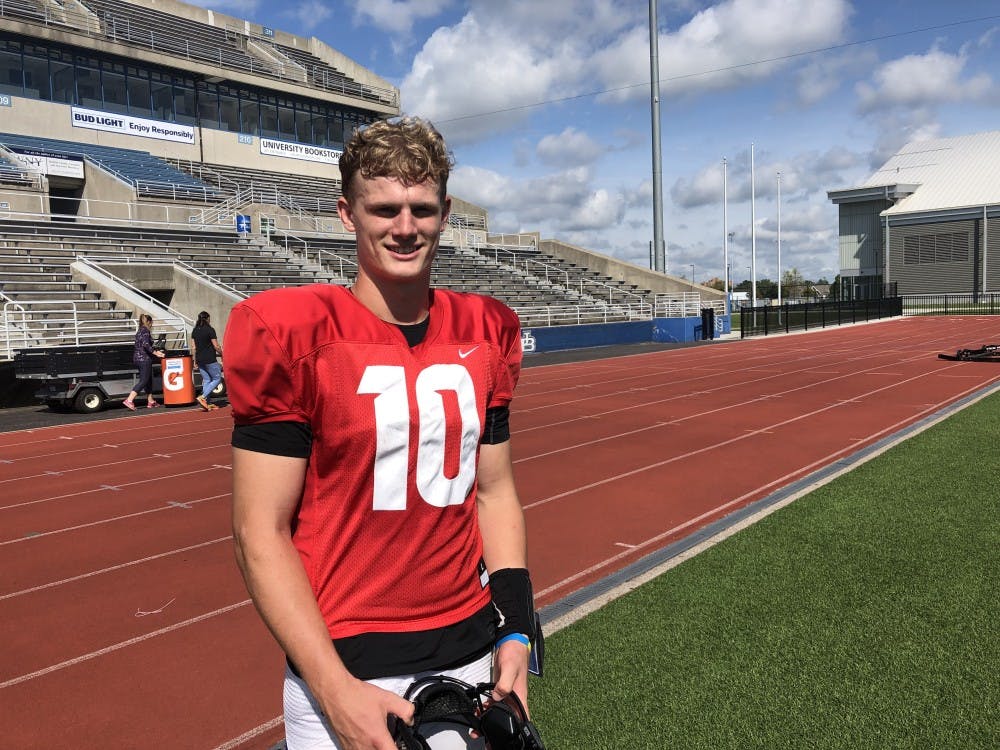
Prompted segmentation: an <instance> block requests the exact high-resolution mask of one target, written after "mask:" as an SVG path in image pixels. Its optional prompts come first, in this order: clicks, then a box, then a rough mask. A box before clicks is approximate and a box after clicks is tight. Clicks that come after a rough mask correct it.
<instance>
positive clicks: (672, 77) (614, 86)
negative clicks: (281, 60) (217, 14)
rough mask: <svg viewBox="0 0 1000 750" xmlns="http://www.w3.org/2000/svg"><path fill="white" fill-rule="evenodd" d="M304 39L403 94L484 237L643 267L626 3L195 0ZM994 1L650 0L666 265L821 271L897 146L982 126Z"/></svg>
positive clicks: (647, 210)
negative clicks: (433, 138)
mask: <svg viewBox="0 0 1000 750" xmlns="http://www.w3.org/2000/svg"><path fill="white" fill-rule="evenodd" d="M196 4H198V5H202V6H205V7H211V8H215V9H216V10H219V11H221V12H223V13H226V14H228V15H232V16H236V17H238V18H244V19H248V20H250V21H253V22H256V23H261V24H264V25H267V26H270V27H273V28H277V29H281V30H284V31H289V32H292V33H295V34H299V35H303V36H315V37H317V38H319V39H321V40H322V41H324V42H325V43H327V44H328V45H330V46H331V47H333V48H335V49H337V50H339V51H341V52H342V53H344V54H346V55H347V56H348V57H351V58H352V59H354V60H355V61H357V62H358V63H360V64H361V65H363V66H365V67H367V68H369V69H370V70H372V71H374V72H375V73H377V74H378V75H380V76H382V77H383V78H385V79H387V80H389V81H390V82H392V83H393V84H394V85H397V86H399V87H400V88H401V91H402V104H403V110H404V112H407V113H410V114H418V115H422V116H425V117H428V118H430V119H431V120H433V121H434V122H435V123H436V124H437V125H438V126H439V127H440V128H441V130H442V131H443V132H444V134H445V135H446V137H447V138H448V141H449V144H450V145H451V147H452V150H453V151H454V153H455V157H456V161H457V164H458V166H457V168H456V170H455V172H454V173H453V177H452V180H451V183H450V185H449V187H450V190H451V192H452V193H453V194H455V195H457V196H460V197H462V198H464V199H466V200H469V201H472V202H473V203H476V204H478V205H481V206H484V207H486V208H487V209H488V210H489V211H490V217H491V219H490V228H491V229H492V230H493V231H496V232H513V231H537V232H540V233H541V235H542V237H543V238H555V239H561V240H564V241H566V242H570V243H572V244H575V245H579V246H581V247H585V248H588V249H591V250H595V251H597V252H601V253H605V254H608V255H613V256H615V257H619V258H622V259H624V260H628V261H631V262H633V263H637V264H640V265H644V266H645V265H648V262H649V242H650V240H651V239H652V234H653V229H652V226H653V209H652V176H651V175H652V158H651V145H650V144H651V135H650V104H649V30H648V3H647V2H643V0H547V1H546V2H540V1H539V0H410V1H409V2H404V1H401V0H340V1H339V2H318V0H281V2H278V1H277V0H197V3H196ZM998 30H1000V5H998V4H997V3H996V2H995V0H952V1H951V2H947V3H942V2H931V1H929V0H880V1H879V2H875V1H874V0H854V1H853V2H851V1H850V0H725V1H724V2H699V0H661V2H660V5H659V56H660V83H661V91H662V98H661V115H660V116H661V128H662V161H663V172H662V185H663V197H664V224H663V226H664V236H665V238H666V240H667V248H668V251H667V266H668V270H669V272H670V273H674V274H677V275H682V276H685V277H687V278H690V277H691V273H692V265H693V267H694V278H695V280H697V281H704V280H706V279H709V278H711V277H721V276H722V273H723V235H724V233H723V198H722V192H723V191H722V185H723V180H722V159H723V158H725V159H726V160H727V163H728V166H727V174H728V186H729V189H728V201H727V202H728V214H729V231H730V232H732V233H733V234H734V239H733V243H732V245H731V246H730V269H731V278H732V279H733V282H734V283H738V282H739V281H741V280H743V279H745V278H748V277H749V266H750V255H751V251H750V246H751V240H750V238H751V230H750V227H751V211H750V189H749V184H750V180H749V176H750V175H749V166H750V144H751V142H752V143H754V155H755V159H754V161H755V175H756V179H755V181H754V182H755V187H756V190H755V193H756V212H755V215H756V222H755V223H756V227H757V230H756V238H757V242H756V247H757V251H756V258H757V269H758V278H771V279H775V278H776V276H777V252H776V238H777V205H776V200H775V198H776V192H777V190H776V188H777V177H776V173H777V172H779V171H780V172H781V268H782V270H783V271H786V270H789V269H791V268H793V267H794V268H796V269H797V270H798V271H800V272H801V273H802V274H803V275H804V276H806V277H807V278H811V279H812V280H814V281H815V280H818V279H820V278H821V277H826V278H827V279H828V280H830V281H832V280H833V278H834V277H835V276H836V274H837V272H838V263H839V261H838V252H837V212H836V207H835V206H833V205H832V204H831V203H830V202H829V200H828V199H827V197H826V191H827V190H831V189H836V188H843V187H851V186H853V185H855V184H857V183H859V182H861V181H862V180H863V179H865V178H866V177H867V176H868V175H869V174H870V173H871V172H873V171H874V170H875V169H876V168H877V167H878V166H879V165H880V164H882V163H883V162H884V161H885V160H886V159H887V158H888V157H889V156H891V155H892V154H893V153H895V151H896V150H898V149H899V147H901V146H902V145H903V144H905V143H906V142H908V141H911V140H918V139H924V138H936V137H947V136H955V135H964V134H968V133H976V132H982V131H986V130H996V129H998V128H1000V125H998V124H997V114H998V108H1000V87H998V83H997V81H996V79H995V76H996V75H1000V74H998V73H997V71H1000V52H998V50H1000V36H998V33H997V32H998Z"/></svg>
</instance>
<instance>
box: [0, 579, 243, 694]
mask: <svg viewBox="0 0 1000 750" xmlns="http://www.w3.org/2000/svg"><path fill="white" fill-rule="evenodd" d="M250 603H251V602H250V600H249V599H244V600H243V601H241V602H237V603H236V604H230V605H229V606H228V607H222V608H221V609H216V610H213V611H211V612H206V613H205V614H203V615H198V616H197V617H192V618H190V619H189V620H184V621H183V622H178V623H174V624H173V625H168V626H167V627H165V628H160V629H159V630H154V631H152V632H151V633H146V634H144V635H139V636H136V637H135V638H129V639H128V640H127V641H121V642H120V643H115V644H113V645H111V646H106V647H105V648H102V649H98V650H97V651H91V652H90V653H89V654H81V655H80V656H76V657H74V658H72V659H68V660H66V661H63V662H60V663H58V664H53V665H52V666H50V667H45V668H44V669H39V670H37V671H35V672H29V673H28V674H23V675H20V676H19V677H12V678H11V679H9V680H7V681H5V682H0V690H2V689H3V688H9V687H14V686H15V685H20V684H21V683H22V682H28V681H29V680H34V679H37V678H39V677H44V676H45V675H48V674H52V673H53V672H59V671H60V670H63V669H66V668H68V667H72V666H75V665H77V664H81V663H83V662H85V661H90V660H91V659H96V658H97V657H98V656H104V655H105V654H110V653H113V652H114V651H119V650H121V649H123V648H128V647H129V646H134V645H135V644H137V643H142V642H143V641H148V640H150V639H151V638H157V637H159V636H161V635H166V634H167V633H172V632H173V631H175V630H180V629H181V628H186V627H188V626H189V625H195V624H197V623H199V622H202V621H204V620H209V619H211V618H213V617H218V616H219V615H224V614H226V613H227V612H232V611H233V610H236V609H239V608H240V607H245V606H247V605H248V604H250Z"/></svg>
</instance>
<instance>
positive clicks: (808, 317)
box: [740, 297, 903, 338]
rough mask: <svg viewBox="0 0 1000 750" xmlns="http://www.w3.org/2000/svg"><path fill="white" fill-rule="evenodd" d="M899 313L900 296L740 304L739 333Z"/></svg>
mask: <svg viewBox="0 0 1000 750" xmlns="http://www.w3.org/2000/svg"><path fill="white" fill-rule="evenodd" d="M902 314H903V298H902V297H884V298H882V299H868V300H840V301H833V302H830V301H825V302H804V303H797V304H793V305H789V304H785V305H762V306H760V307H743V308H740V337H741V338H747V337H749V336H767V335H768V334H771V333H789V332H790V331H809V330H813V329H815V328H827V327H829V326H839V325H844V324H845V323H864V322H867V321H870V320H881V319H882V318H891V317H896V316H899V315H902Z"/></svg>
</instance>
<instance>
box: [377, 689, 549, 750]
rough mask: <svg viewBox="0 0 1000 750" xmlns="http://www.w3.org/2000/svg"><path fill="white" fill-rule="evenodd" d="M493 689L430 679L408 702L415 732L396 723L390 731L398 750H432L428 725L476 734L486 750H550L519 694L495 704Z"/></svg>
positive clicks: (412, 691)
mask: <svg viewBox="0 0 1000 750" xmlns="http://www.w3.org/2000/svg"><path fill="white" fill-rule="evenodd" d="M493 687H494V686H493V683H488V682H487V683H481V684H479V685H469V684H468V683H466V682H462V681H461V680H456V679H455V678H453V677H425V678H423V679H421V680H417V681H416V682H414V683H413V684H412V685H410V686H409V687H408V688H407V690H406V694H405V695H404V696H403V697H404V698H406V699H407V700H409V701H412V702H413V705H414V712H413V726H412V727H411V726H407V725H406V724H405V723H404V722H402V721H400V720H399V719H395V720H394V721H393V722H392V724H393V725H392V726H391V727H390V729H391V731H392V737H393V739H394V740H395V742H396V747H397V748H399V750H431V748H430V745H428V744H427V738H426V737H425V736H424V733H423V731H422V730H424V729H425V728H426V727H427V725H428V724H452V725H454V726H456V727H462V728H464V729H465V730H467V731H473V732H475V733H476V734H478V735H479V736H481V737H483V738H484V739H485V741H486V748H487V750H545V746H544V745H543V744H542V738H541V736H540V735H539V734H538V729H537V728H536V727H535V725H534V724H532V723H531V721H530V720H529V719H528V717H527V713H526V711H525V710H524V704H522V703H521V700H520V699H519V698H518V697H517V695H515V694H514V693H511V694H509V695H508V696H506V697H505V698H504V699H503V700H500V701H497V700H494V699H493V698H492V690H493Z"/></svg>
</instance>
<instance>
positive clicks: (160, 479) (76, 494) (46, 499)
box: [0, 466, 218, 511]
mask: <svg viewBox="0 0 1000 750" xmlns="http://www.w3.org/2000/svg"><path fill="white" fill-rule="evenodd" d="M205 471H218V469H217V468H215V467H214V466H206V467H205V468H203V469H193V470H191V471H182V472H179V473H177V474H167V475H165V476H158V477H148V478H146V479H138V480H136V481H134V482H125V483H124V484H116V485H113V486H112V485H102V486H100V487H94V488H92V489H89V490H80V491H79V492H69V493H67V494H65V495H53V496H52V497H43V498H39V499H38V500H26V501H24V502H22V503H14V504H13V505H0V511H3V510H13V509H14V508H24V507H25V506H28V505H39V504H40V503H50V502H54V501H55V500H66V499H67V498H71V497H80V496H81V495H89V494H91V493H94V492H105V491H108V490H111V491H119V490H121V488H122V487H134V486H135V485H139V484H148V483H149V482H163V481H165V480H168V479H176V478H177V477H187V476H191V475H192V474H201V473H202V472H205Z"/></svg>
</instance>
